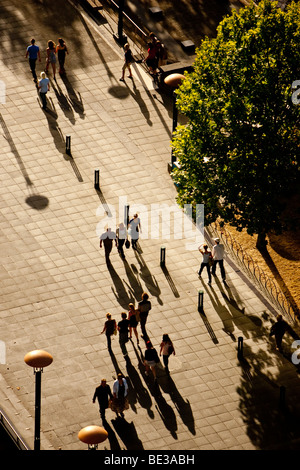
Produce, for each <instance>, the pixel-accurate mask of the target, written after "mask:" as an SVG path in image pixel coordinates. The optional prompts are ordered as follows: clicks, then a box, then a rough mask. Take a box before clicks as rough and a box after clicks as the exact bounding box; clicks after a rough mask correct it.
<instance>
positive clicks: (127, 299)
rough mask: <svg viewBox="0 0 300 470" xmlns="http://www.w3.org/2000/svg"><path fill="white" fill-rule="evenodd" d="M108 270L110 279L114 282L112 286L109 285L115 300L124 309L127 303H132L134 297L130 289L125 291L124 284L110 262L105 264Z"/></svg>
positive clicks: (126, 308)
mask: <svg viewBox="0 0 300 470" xmlns="http://www.w3.org/2000/svg"><path fill="white" fill-rule="evenodd" d="M107 268H108V271H109V273H110V275H111V278H112V281H113V283H114V287H113V286H112V287H111V290H112V291H113V293H114V295H115V298H116V300H117V302H118V303H119V304H120V305H121V307H122V308H124V309H125V310H126V311H127V310H128V304H130V303H134V301H135V299H134V296H133V295H132V293H131V292H130V291H127V290H126V289H125V287H124V284H123V282H122V280H121V278H120V276H119V275H118V274H117V272H116V270H115V269H114V267H113V265H112V264H109V265H108V266H107Z"/></svg>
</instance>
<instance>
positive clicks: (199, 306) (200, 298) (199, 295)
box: [198, 290, 204, 313]
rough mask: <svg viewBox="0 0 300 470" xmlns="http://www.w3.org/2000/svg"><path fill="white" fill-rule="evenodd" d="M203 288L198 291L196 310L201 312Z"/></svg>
mask: <svg viewBox="0 0 300 470" xmlns="http://www.w3.org/2000/svg"><path fill="white" fill-rule="evenodd" d="M203 295H204V294H203V290H199V291H198V312H200V313H203Z"/></svg>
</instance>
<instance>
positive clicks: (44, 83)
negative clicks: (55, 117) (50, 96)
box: [38, 72, 50, 111]
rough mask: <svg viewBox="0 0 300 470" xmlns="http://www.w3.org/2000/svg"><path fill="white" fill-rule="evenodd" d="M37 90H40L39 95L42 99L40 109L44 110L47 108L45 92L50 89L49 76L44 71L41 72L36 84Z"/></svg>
mask: <svg viewBox="0 0 300 470" xmlns="http://www.w3.org/2000/svg"><path fill="white" fill-rule="evenodd" d="M38 87H39V90H40V97H41V100H42V104H43V106H42V109H44V110H45V111H46V109H47V98H46V94H47V92H48V91H49V90H50V84H49V78H47V77H46V74H45V72H42V73H41V79H40V80H39V84H38Z"/></svg>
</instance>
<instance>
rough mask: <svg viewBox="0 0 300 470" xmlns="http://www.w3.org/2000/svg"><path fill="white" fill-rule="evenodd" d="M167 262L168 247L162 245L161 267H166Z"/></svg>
mask: <svg viewBox="0 0 300 470" xmlns="http://www.w3.org/2000/svg"><path fill="white" fill-rule="evenodd" d="M165 264H166V247H165V246H161V247H160V265H161V267H165Z"/></svg>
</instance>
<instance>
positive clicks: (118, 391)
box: [110, 374, 129, 418]
mask: <svg viewBox="0 0 300 470" xmlns="http://www.w3.org/2000/svg"><path fill="white" fill-rule="evenodd" d="M127 393H128V384H127V382H126V379H124V377H123V375H122V374H118V378H117V380H116V381H115V382H114V383H113V399H112V401H111V404H110V408H111V410H112V411H114V412H115V413H116V414H117V416H118V415H119V413H120V415H121V416H122V418H123V417H124V413H123V412H124V410H128V408H129V403H128V399H127Z"/></svg>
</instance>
